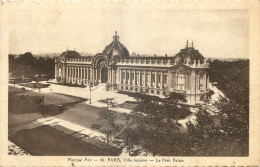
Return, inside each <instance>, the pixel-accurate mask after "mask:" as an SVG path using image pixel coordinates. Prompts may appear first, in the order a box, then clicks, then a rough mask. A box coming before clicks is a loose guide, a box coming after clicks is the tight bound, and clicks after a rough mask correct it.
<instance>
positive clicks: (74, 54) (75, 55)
mask: <svg viewBox="0 0 260 167" xmlns="http://www.w3.org/2000/svg"><path fill="white" fill-rule="evenodd" d="M79 57H81V55H80V54H79V53H78V52H76V51H74V50H67V51H65V52H63V53H62V54H61V55H60V57H59V58H60V59H64V58H79Z"/></svg>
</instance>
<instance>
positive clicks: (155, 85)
mask: <svg viewBox="0 0 260 167" xmlns="http://www.w3.org/2000/svg"><path fill="white" fill-rule="evenodd" d="M154 80H155V82H154V83H155V84H154V87H155V88H157V85H158V83H157V71H155V77H154Z"/></svg>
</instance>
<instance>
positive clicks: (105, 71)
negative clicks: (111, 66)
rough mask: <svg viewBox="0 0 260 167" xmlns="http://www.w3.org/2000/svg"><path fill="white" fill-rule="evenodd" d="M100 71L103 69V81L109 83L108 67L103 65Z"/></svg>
mask: <svg viewBox="0 0 260 167" xmlns="http://www.w3.org/2000/svg"><path fill="white" fill-rule="evenodd" d="M100 71H101V83H107V67H106V66H103V67H102V68H101V70H100Z"/></svg>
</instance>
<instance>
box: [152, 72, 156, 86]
mask: <svg viewBox="0 0 260 167" xmlns="http://www.w3.org/2000/svg"><path fill="white" fill-rule="evenodd" d="M154 86H155V74H152V87H154Z"/></svg>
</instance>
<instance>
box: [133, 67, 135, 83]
mask: <svg viewBox="0 0 260 167" xmlns="http://www.w3.org/2000/svg"><path fill="white" fill-rule="evenodd" d="M135 75H136V71H135V70H134V83H133V85H136V76H135Z"/></svg>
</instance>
